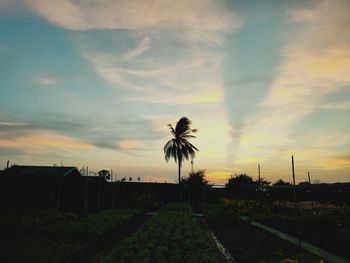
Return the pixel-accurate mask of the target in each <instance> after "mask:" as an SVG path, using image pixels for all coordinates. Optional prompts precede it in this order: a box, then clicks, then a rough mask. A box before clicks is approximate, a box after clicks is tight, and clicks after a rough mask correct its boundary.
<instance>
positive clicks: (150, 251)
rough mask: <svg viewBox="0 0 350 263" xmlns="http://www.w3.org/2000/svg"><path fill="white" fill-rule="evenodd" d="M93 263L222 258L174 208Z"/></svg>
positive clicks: (201, 232)
mask: <svg viewBox="0 0 350 263" xmlns="http://www.w3.org/2000/svg"><path fill="white" fill-rule="evenodd" d="M179 208H180V210H176V209H179ZM93 262H174V263H176V262H225V258H224V257H223V256H222V255H221V254H220V252H219V251H218V250H217V248H216V247H215V244H214V243H213V242H212V241H211V240H210V237H209V236H208V233H206V230H205V229H204V228H203V226H201V223H200V222H199V221H198V219H196V218H195V217H194V215H193V214H192V213H190V212H189V211H188V210H187V207H186V206H184V207H181V206H179V205H178V204H177V205H174V206H167V207H165V208H164V209H162V210H161V211H159V212H158V213H157V214H156V215H155V216H154V217H153V218H151V219H150V220H148V221H147V222H146V223H145V224H144V225H143V226H141V227H140V228H139V229H138V230H137V231H136V232H135V233H134V234H133V235H132V236H130V237H128V238H126V239H125V240H123V241H122V242H121V243H120V244H116V247H115V248H113V249H111V250H110V251H109V252H107V253H105V254H103V255H99V256H98V257H96V258H95V259H94V261H93Z"/></svg>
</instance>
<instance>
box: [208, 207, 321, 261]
mask: <svg viewBox="0 0 350 263" xmlns="http://www.w3.org/2000/svg"><path fill="white" fill-rule="evenodd" d="M205 217H206V220H207V222H208V224H209V226H210V228H211V229H212V231H214V233H215V234H216V235H217V237H218V238H219V239H220V241H221V242H222V243H223V245H224V246H225V247H226V249H227V250H228V251H229V252H230V253H231V254H232V255H233V256H234V258H235V260H236V262H242V263H255V262H271V263H273V262H276V263H277V262H307V263H313V262H314V263H316V262H318V263H319V262H321V261H320V260H321V258H319V257H318V256H315V255H313V254H310V253H308V252H307V251H305V250H303V249H299V248H298V247H297V246H295V245H293V244H290V243H289V242H287V241H284V240H282V239H280V238H278V237H275V236H273V235H271V234H268V233H266V232H265V231H263V230H261V229H259V228H256V227H254V226H251V225H250V224H249V223H247V222H244V221H242V220H241V219H240V218H239V217H238V216H237V214H236V213H235V211H233V210H230V209H229V208H228V207H225V206H224V205H221V206H220V205H214V206H209V207H208V210H207V212H206V214H205Z"/></svg>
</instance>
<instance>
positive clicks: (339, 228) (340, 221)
mask: <svg viewBox="0 0 350 263" xmlns="http://www.w3.org/2000/svg"><path fill="white" fill-rule="evenodd" d="M224 204H225V207H226V209H230V210H231V211H232V213H235V214H236V215H244V216H248V217H250V218H251V219H252V220H255V221H258V222H261V223H264V224H266V225H269V226H272V227H274V228H277V229H279V230H281V231H283V232H286V233H288V234H291V235H293V236H296V237H298V236H300V238H301V239H303V240H305V241H308V242H310V243H312V244H315V245H318V246H320V247H321V248H324V249H326V250H328V251H330V252H332V253H334V254H336V255H339V256H343V257H345V258H350V252H349V249H348V245H347V244H348V240H350V207H349V206H346V205H343V206H337V205H334V204H330V203H317V202H313V203H311V202H300V203H298V206H297V209H295V203H294V202H287V201H274V202H267V201H264V202H260V201H255V200H225V201H224ZM298 215H299V216H298ZM298 218H299V220H298Z"/></svg>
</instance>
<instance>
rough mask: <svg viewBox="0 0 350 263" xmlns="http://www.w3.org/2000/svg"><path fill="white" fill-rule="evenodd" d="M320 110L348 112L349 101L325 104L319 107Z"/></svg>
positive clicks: (349, 108)
mask: <svg viewBox="0 0 350 263" xmlns="http://www.w3.org/2000/svg"><path fill="white" fill-rule="evenodd" d="M320 108H321V109H331V110H350V100H348V101H341V102H337V103H327V104H322V105H321V106H320Z"/></svg>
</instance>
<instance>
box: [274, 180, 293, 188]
mask: <svg viewBox="0 0 350 263" xmlns="http://www.w3.org/2000/svg"><path fill="white" fill-rule="evenodd" d="M291 185H292V184H291V183H289V182H285V181H283V180H282V179H278V180H277V181H276V182H274V183H273V186H291Z"/></svg>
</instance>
